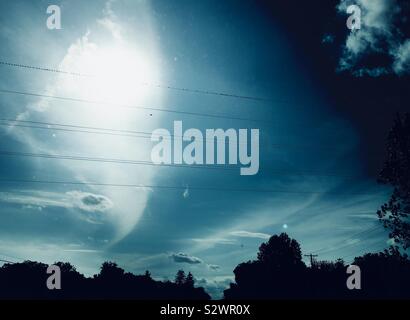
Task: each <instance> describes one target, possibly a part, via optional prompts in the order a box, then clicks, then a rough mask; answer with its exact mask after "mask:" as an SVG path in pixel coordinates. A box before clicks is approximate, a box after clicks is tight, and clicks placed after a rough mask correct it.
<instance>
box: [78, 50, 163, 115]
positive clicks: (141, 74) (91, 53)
mask: <svg viewBox="0 0 410 320" xmlns="http://www.w3.org/2000/svg"><path fill="white" fill-rule="evenodd" d="M75 64H76V65H75V69H77V70H79V72H81V73H83V74H84V73H85V74H87V76H85V77H81V79H80V81H79V82H76V83H75V84H74V87H75V88H76V90H78V91H79V92H78V94H79V95H80V96H81V97H82V98H86V99H89V100H93V101H102V102H107V103H109V104H110V105H102V106H101V108H102V112H98V114H96V113H95V112H94V113H93V118H94V119H95V120H100V121H99V122H106V121H110V122H112V121H114V122H115V120H121V119H124V118H126V117H127V111H126V110H127V109H124V108H119V106H121V105H135V104H141V103H143V102H146V100H147V99H148V97H149V95H150V94H152V87H150V86H149V85H147V84H149V83H151V82H152V81H154V79H153V78H154V77H153V75H154V74H155V68H154V66H153V64H152V62H151V60H150V58H149V57H147V56H144V55H143V54H141V53H139V52H137V51H136V50H131V49H128V48H121V47H115V48H100V47H93V48H92V49H90V48H87V50H85V51H83V52H82V54H81V56H80V57H79V59H77V60H76V63H75Z"/></svg>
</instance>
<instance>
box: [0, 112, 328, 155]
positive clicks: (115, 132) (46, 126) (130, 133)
mask: <svg viewBox="0 0 410 320" xmlns="http://www.w3.org/2000/svg"><path fill="white" fill-rule="evenodd" d="M0 121H2V122H5V123H1V122H0V126H8V127H20V128H31V129H42V130H55V131H64V132H78V133H89V134H101V135H111V136H120V137H132V138H143V139H151V137H158V138H159V137H161V138H164V139H167V140H169V139H168V138H167V137H164V136H162V135H160V134H154V133H153V132H147V131H134V130H121V129H111V128H102V127H93V126H80V125H73V124H62V123H51V122H42V121H30V120H17V119H7V118H0ZM32 124H34V125H32ZM59 127H62V128H59ZM67 128H68V129H67ZM169 136H170V137H171V138H179V139H183V136H179V135H174V134H172V133H170V134H169ZM195 140H198V141H202V142H204V143H213V142H214V139H211V140H209V139H207V138H205V139H204V138H196V139H195ZM238 144H240V145H248V143H243V142H242V143H241V142H238ZM267 147H269V148H288V147H290V148H315V147H316V146H313V145H293V144H283V143H272V144H269V145H268V146H267ZM322 148H324V149H328V148H329V149H330V148H335V146H334V145H332V146H330V145H329V146H328V145H324V146H323V145H321V146H320V149H322Z"/></svg>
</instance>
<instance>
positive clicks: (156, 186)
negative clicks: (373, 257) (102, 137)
mask: <svg viewBox="0 0 410 320" xmlns="http://www.w3.org/2000/svg"><path fill="white" fill-rule="evenodd" d="M0 183H32V184H54V185H76V186H100V187H118V188H142V189H163V190H186V189H187V188H188V189H189V190H198V191H221V192H249V193H284V194H309V195H311V194H332V195H339V196H348V195H366V196H369V195H373V194H370V193H359V192H357V193H340V192H332V191H295V190H279V189H277V190H274V189H242V188H217V187H202V186H188V187H186V186H167V185H144V184H120V183H101V182H77V181H51V180H29V179H1V180H0Z"/></svg>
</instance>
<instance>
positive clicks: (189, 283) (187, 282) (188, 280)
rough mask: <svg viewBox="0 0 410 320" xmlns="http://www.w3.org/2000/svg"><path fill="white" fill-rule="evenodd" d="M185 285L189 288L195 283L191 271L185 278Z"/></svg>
mask: <svg viewBox="0 0 410 320" xmlns="http://www.w3.org/2000/svg"><path fill="white" fill-rule="evenodd" d="M185 285H186V286H187V287H189V288H193V287H194V285H195V280H194V276H193V275H192V273H191V272H189V273H188V275H187V277H186V279H185Z"/></svg>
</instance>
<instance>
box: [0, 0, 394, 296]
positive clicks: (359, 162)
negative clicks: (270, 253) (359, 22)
mask: <svg viewBox="0 0 410 320" xmlns="http://www.w3.org/2000/svg"><path fill="white" fill-rule="evenodd" d="M48 4H49V3H48V2H47V1H22V0H18V1H13V2H5V1H2V2H1V4H0V6H1V10H0V21H1V24H0V42H1V46H0V60H2V61H9V62H13V63H20V64H25V65H34V66H44V67H52V68H59V69H62V70H69V71H72V72H81V73H84V74H102V75H103V76H102V77H101V78H98V80H97V79H95V78H93V77H77V76H72V75H66V74H58V73H49V72H43V71H36V70H28V69H21V68H13V67H10V66H4V65H0V89H3V90H14V91H23V92H31V93H40V94H45V95H53V96H63V97H73V98H78V99H88V100H94V101H95V100H98V101H105V102H110V104H109V105H104V104H98V103H96V104H90V103H81V102H73V101H71V102H70V101H61V100H56V99H48V98H41V97H33V96H23V95H16V94H6V93H4V92H3V93H1V94H0V103H1V106H2V108H1V118H2V119H11V120H19V121H38V122H47V123H59V124H69V125H78V126H88V127H100V128H113V129H120V130H134V131H144V132H152V131H153V130H155V129H157V128H167V129H171V128H172V125H173V121H174V120H182V122H183V126H184V128H186V129H188V128H198V129H200V130H205V129H207V128H223V129H228V128H235V129H239V128H247V129H251V128H257V129H260V170H259V173H258V174H257V175H255V176H240V175H239V168H238V170H206V169H191V168H172V167H171V168H166V167H153V166H142V165H131V164H118V163H100V162H90V161H74V160H61V159H46V158H38V157H21V156H10V155H8V156H6V155H4V154H3V155H1V156H0V162H1V163H0V176H1V180H7V179H24V180H47V181H73V182H81V183H84V185H63V184H54V185H50V184H34V183H4V182H2V183H1V184H0V208H1V209H0V257H1V258H7V259H15V260H19V259H32V260H41V261H43V262H49V263H52V262H54V261H56V260H64V261H70V262H72V263H73V264H74V265H76V266H77V268H78V270H79V271H81V272H84V273H86V274H93V273H96V272H97V271H98V268H99V265H100V264H101V263H102V262H103V261H105V260H115V261H117V262H118V264H119V265H120V266H121V267H123V268H124V269H126V270H128V271H133V272H143V271H145V270H146V269H149V270H150V271H151V272H152V274H153V276H154V277H158V278H170V279H172V278H173V277H174V274H175V272H176V271H177V270H178V269H180V268H183V269H185V270H186V271H192V272H193V273H194V275H195V276H196V278H197V279H198V281H199V282H198V283H199V284H202V285H204V286H206V287H207V288H208V290H209V291H211V292H212V293H213V294H214V295H215V296H218V292H219V293H220V292H221V288H223V287H225V286H227V284H228V283H229V281H230V280H231V279H232V277H233V273H232V270H233V269H234V267H235V266H236V265H237V264H238V263H240V262H243V261H246V260H249V259H253V258H255V256H256V252H257V248H258V246H259V245H260V243H261V242H263V241H265V240H267V239H268V238H269V236H270V235H272V234H276V233H280V232H284V231H285V232H287V233H288V234H289V235H290V236H292V237H294V238H295V239H297V240H298V241H299V242H300V243H301V245H302V249H303V251H304V252H305V253H310V252H313V251H319V252H318V253H319V258H320V259H335V258H338V257H345V258H346V260H348V261H349V260H350V259H352V258H353V257H354V255H359V254H361V253H364V252H365V251H375V250H380V249H382V248H384V247H386V245H387V243H386V240H387V235H386V232H385V231H384V230H382V228H377V226H378V221H377V217H376V210H377V208H378V207H379V206H380V205H381V204H382V202H383V201H384V199H385V198H386V195H387V194H388V190H387V189H385V188H382V187H381V186H379V185H377V183H376V182H375V178H374V177H373V176H371V175H369V174H368V173H367V171H366V163H365V162H364V161H363V159H362V158H361V157H360V155H359V154H360V152H359V151H360V149H361V148H362V144H361V143H362V140H361V137H360V132H359V130H358V129H357V127H356V126H355V125H354V123H352V121H351V119H349V117H348V116H346V115H344V114H342V113H341V112H338V111H337V110H336V108H335V105H334V104H335V99H334V97H332V96H331V94H329V93H328V92H326V91H325V90H323V86H322V84H321V83H320V81H319V80H318V78H317V76H316V75H315V74H314V73H312V69H311V67H310V66H309V63H308V59H307V58H305V57H304V55H303V53H302V52H300V51H297V50H295V46H294V44H293V43H292V41H291V39H290V37H289V36H288V34H287V33H286V31H285V30H284V29H283V28H282V27H281V26H280V24H279V23H278V22H277V21H275V20H274V19H271V17H269V16H268V15H267V14H265V13H264V11H263V9H262V8H261V7H258V6H257V5H256V4H252V3H251V2H240V3H235V6H232V3H231V2H229V1H228V2H223V3H221V2H219V1H211V0H209V1H202V2H198V1H195V2H193V1H172V2H171V1H153V2H150V1H121V0H118V1H87V5H84V2H83V1H60V2H58V1H57V2H56V3H55V4H58V5H60V6H61V9H62V27H63V28H62V30H48V29H47V27H46V19H47V14H46V8H47V6H48ZM334 11H335V12H337V8H336V7H334ZM366 39H367V38H366ZM317 45H318V46H321V45H322V43H321V42H320V41H319V42H318V44H317ZM346 54H348V52H347V53H346V51H345V55H346ZM345 57H346V56H345ZM349 61H351V60H349ZM107 75H109V76H107ZM101 79H102V80H101ZM141 82H147V83H150V84H162V85H170V86H175V87H181V88H191V89H205V90H211V91H218V92H232V93H240V94H242V95H247V96H257V97H264V98H266V99H267V100H266V101H262V102H261V101H252V100H246V99H235V98H232V97H221V96H214V95H203V94H198V93H192V92H180V91H175V90H167V89H164V88H158V87H155V86H151V85H148V86H147V85H141V84H140V83H141ZM124 104H127V105H139V106H148V107H158V108H162V109H167V110H168V109H169V110H177V111H189V112H197V113H208V114H224V115H228V116H231V117H242V118H248V119H255V120H256V121H250V120H249V121H244V120H233V119H226V118H209V117H198V116H192V115H187V114H175V113H166V112H158V111H151V112H150V111H147V110H141V109H137V108H136V109H132V108H128V109H127V108H121V107H119V105H124ZM257 120H263V121H257ZM53 128H55V127H53V126H52V127H51V128H49V129H47V130H44V129H38V128H32V127H29V128H28V127H21V126H20V127H19V126H4V125H2V126H1V127H0V136H1V140H0V150H1V151H12V152H25V153H35V154H54V155H75V156H85V157H100V158H101V157H105V158H115V159H133V160H144V161H145V160H150V151H151V148H152V146H153V144H152V143H151V142H150V140H149V139H143V138H135V137H126V136H108V135H101V134H89V133H84V132H64V131H58V130H53ZM301 172H303V173H304V175H301V174H300V173H301ZM90 181H91V182H100V183H114V184H141V185H171V186H178V187H180V188H182V189H177V190H161V189H156V188H118V187H117V188H116V187H108V186H106V187H103V186H93V185H87V182H90ZM195 186H203V187H211V188H213V187H215V188H228V189H255V190H261V189H270V190H277V191H278V192H271V193H264V192H238V191H217V190H209V191H204V190H202V191H200V190H195ZM190 187H191V188H192V189H191V188H190Z"/></svg>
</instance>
